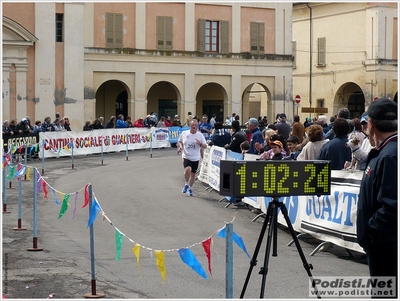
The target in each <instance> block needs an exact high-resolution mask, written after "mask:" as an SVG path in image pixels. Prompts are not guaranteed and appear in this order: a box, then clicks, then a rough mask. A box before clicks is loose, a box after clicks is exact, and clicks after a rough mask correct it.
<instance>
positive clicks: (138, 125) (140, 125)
mask: <svg viewBox="0 0 400 301" xmlns="http://www.w3.org/2000/svg"><path fill="white" fill-rule="evenodd" d="M133 127H135V128H144V122H143V118H142V117H140V118H138V119H136V120H135V122H134V123H133Z"/></svg>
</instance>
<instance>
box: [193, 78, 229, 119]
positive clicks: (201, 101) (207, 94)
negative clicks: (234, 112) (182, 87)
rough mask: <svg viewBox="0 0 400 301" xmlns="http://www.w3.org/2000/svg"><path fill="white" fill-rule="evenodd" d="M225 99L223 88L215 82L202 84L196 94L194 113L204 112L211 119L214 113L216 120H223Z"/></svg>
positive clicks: (202, 113) (200, 114) (200, 113)
mask: <svg viewBox="0 0 400 301" xmlns="http://www.w3.org/2000/svg"><path fill="white" fill-rule="evenodd" d="M226 99H227V94H226V91H225V89H224V88H223V87H222V86H221V85H220V84H217V83H208V84H205V85H204V86H202V87H201V88H200V89H199V91H198V92H197V95H196V103H197V106H196V115H197V116H199V117H200V116H202V115H204V114H206V115H207V116H208V119H211V116H212V115H213V114H215V115H216V121H220V122H224V121H225V115H224V102H225V100H226Z"/></svg>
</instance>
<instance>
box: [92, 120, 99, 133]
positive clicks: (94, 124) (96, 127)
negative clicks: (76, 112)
mask: <svg viewBox="0 0 400 301" xmlns="http://www.w3.org/2000/svg"><path fill="white" fill-rule="evenodd" d="M92 129H93V130H98V129H100V120H99V119H98V118H96V119H95V120H93V123H92Z"/></svg>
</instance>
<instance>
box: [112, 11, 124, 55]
mask: <svg viewBox="0 0 400 301" xmlns="http://www.w3.org/2000/svg"><path fill="white" fill-rule="evenodd" d="M123 18H124V17H123V15H122V14H115V23H114V26H115V44H114V46H115V47H123V39H122V37H123V34H124V25H123V22H124V19H123Z"/></svg>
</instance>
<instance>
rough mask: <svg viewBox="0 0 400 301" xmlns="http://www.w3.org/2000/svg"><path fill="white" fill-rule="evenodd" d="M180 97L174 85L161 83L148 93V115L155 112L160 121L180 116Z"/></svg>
mask: <svg viewBox="0 0 400 301" xmlns="http://www.w3.org/2000/svg"><path fill="white" fill-rule="evenodd" d="M179 99H180V95H179V92H178V89H177V88H176V87H175V85H174V84H172V83H170V82H167V81H161V82H158V83H155V84H154V85H153V86H151V88H150V90H149V92H148V93H147V101H148V103H147V110H148V112H147V113H150V112H155V113H156V114H157V117H158V119H159V118H160V117H162V116H164V117H167V116H171V119H173V118H174V116H175V115H176V114H178V100H179Z"/></svg>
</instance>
